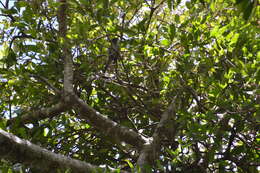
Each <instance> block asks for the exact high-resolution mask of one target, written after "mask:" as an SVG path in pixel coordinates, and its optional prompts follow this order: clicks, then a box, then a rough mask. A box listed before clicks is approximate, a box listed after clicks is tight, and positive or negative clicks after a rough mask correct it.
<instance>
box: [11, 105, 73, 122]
mask: <svg viewBox="0 0 260 173" xmlns="http://www.w3.org/2000/svg"><path fill="white" fill-rule="evenodd" d="M68 109H70V106H68V105H66V104H64V103H62V102H60V103H58V104H56V105H54V106H52V107H50V108H42V109H39V110H32V111H30V112H28V113H26V114H24V115H22V116H21V117H16V118H13V119H10V120H8V121H7V125H11V124H14V123H15V122H16V121H19V123H20V124H26V123H31V122H33V121H39V120H42V119H45V118H52V117H55V116H57V115H59V114H60V113H62V112H64V111H66V110H68Z"/></svg>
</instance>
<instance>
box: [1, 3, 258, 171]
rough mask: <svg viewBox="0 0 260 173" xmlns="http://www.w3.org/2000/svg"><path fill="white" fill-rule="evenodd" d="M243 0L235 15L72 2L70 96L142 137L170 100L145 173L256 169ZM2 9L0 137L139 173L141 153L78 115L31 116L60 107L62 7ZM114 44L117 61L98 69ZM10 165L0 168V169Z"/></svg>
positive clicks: (222, 9) (212, 6)
mask: <svg viewBox="0 0 260 173" xmlns="http://www.w3.org/2000/svg"><path fill="white" fill-rule="evenodd" d="M237 3H238V4H239V3H240V4H241V2H239V1H238V2H237ZM242 3H244V7H245V3H246V2H245V1H244V2H242ZM247 3H248V4H247V5H246V7H247V9H246V8H245V9H243V10H238V9H237V8H236V7H237V6H235V1H223V0H218V1H217V0H216V1H211V2H210V1H209V0H205V1H198V2H197V1H186V2H185V1H180V0H175V1H174V0H172V1H171V0H168V1H166V0H165V1H164V0H161V1H159V0H149V1H148V0H147V1H141V0H129V1H125V0H109V1H108V0H91V1H90V0H69V1H68V4H67V6H68V7H67V8H68V10H67V11H68V13H67V16H66V18H67V26H68V31H67V33H66V35H67V40H65V42H66V43H65V44H66V46H68V47H69V51H68V52H67V53H70V56H71V57H72V59H73V72H74V74H73V90H74V93H75V94H76V95H77V96H78V97H79V98H80V99H82V100H83V101H84V102H85V103H87V104H88V105H89V106H91V107H92V108H93V109H95V110H97V111H98V112H100V113H101V114H102V116H103V115H106V117H107V118H108V119H110V120H112V121H114V122H117V123H118V124H120V125H121V126H124V127H127V128H130V129H132V130H133V131H134V132H136V133H138V134H140V135H141V136H143V137H144V138H147V139H148V138H151V137H152V136H153V134H154V132H155V131H156V128H157V125H158V124H159V122H160V120H161V118H162V115H163V113H164V112H165V111H166V110H167V109H168V107H169V105H170V104H171V102H172V101H173V100H174V104H175V110H174V116H175V117H171V118H170V119H169V120H168V123H166V127H164V128H165V129H166V130H165V131H164V132H163V133H162V134H164V135H163V136H160V140H161V142H160V148H158V150H160V153H159V157H158V158H157V160H154V162H152V165H150V166H151V167H150V168H152V169H153V171H156V170H157V171H158V172H185V173H186V172H248V173H256V172H258V170H257V167H258V166H259V148H260V142H259V140H260V139H259V134H257V131H259V120H260V117H259V115H260V88H259V84H260V82H259V81H260V80H259V79H260V53H259V50H260V48H259V45H260V43H259V27H260V24H259V20H257V17H259V7H257V1H250V2H249V1H247ZM1 5H2V7H1V24H0V27H1V40H0V42H1V46H0V48H1V53H0V103H1V104H0V113H1V115H0V116H1V117H0V118H1V119H0V129H3V130H5V131H8V132H10V133H12V134H14V135H16V136H19V137H20V138H22V139H26V140H29V141H31V142H32V143H34V144H37V145H39V146H41V147H43V148H46V149H48V150H50V151H52V152H54V153H60V154H63V155H65V156H68V157H71V158H74V159H78V160H81V161H84V162H87V163H91V164H93V165H97V166H101V167H102V165H103V166H104V165H105V166H107V167H113V168H117V169H122V170H128V171H129V170H131V169H133V168H134V167H138V166H137V165H138V163H137V160H138V159H139V156H140V148H138V147H136V146H133V144H129V143H125V142H122V141H118V140H117V139H115V138H114V137H113V134H110V133H111V132H109V131H105V130H104V129H102V127H100V126H102V125H100V126H99V125H97V124H95V123H93V122H92V121H88V120H86V119H85V118H81V116H79V115H80V110H79V109H78V108H75V107H72V108H71V106H70V105H67V106H65V107H62V108H61V109H60V110H59V111H57V112H56V113H52V114H48V113H46V112H45V114H44V113H39V111H41V110H44V109H47V108H50V107H52V106H53V105H56V104H58V103H59V102H62V101H63V100H64V99H63V94H62V91H63V87H64V73H63V70H64V64H65V63H64V57H63V55H64V49H63V46H64V43H63V42H64V39H62V37H61V35H60V29H59V23H60V21H59V20H58V18H57V13H58V12H59V11H58V8H59V6H60V3H59V2H56V1H53V0H39V1H37V0H31V1H15V2H14V3H11V1H10V2H9V4H8V1H6V3H5V2H1ZM253 7H255V8H253ZM242 8H243V7H242ZM245 19H246V20H245ZM113 38H118V39H119V41H120V56H119V57H118V59H117V60H115V61H113V62H111V63H110V64H109V66H108V69H107V70H106V71H105V72H104V68H105V66H106V64H107V61H108V49H109V47H110V45H111V40H112V39H113ZM37 111H38V112H37ZM36 112H37V113H36ZM35 115H37V116H35ZM24 117H25V118H24ZM0 141H1V138H0ZM0 143H1V142H0ZM1 147H3V146H2V145H0V148H1ZM0 150H1V149H0ZM17 160H19V159H17ZM15 163H16V162H15V161H13V160H7V159H2V160H1V165H2V167H1V166H0V169H2V171H3V172H8V170H9V172H10V171H11V168H13V166H12V165H14V164H15ZM22 165H23V168H24V171H25V172H35V170H34V167H33V166H32V165H30V164H27V163H22ZM37 171H39V170H37ZM37 171H36V172H37ZM150 171H152V170H150Z"/></svg>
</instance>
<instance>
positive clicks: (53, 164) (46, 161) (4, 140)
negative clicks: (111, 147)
mask: <svg viewBox="0 0 260 173" xmlns="http://www.w3.org/2000/svg"><path fill="white" fill-rule="evenodd" d="M0 158H3V159H7V160H9V161H12V162H14V163H22V164H24V165H27V166H30V167H32V168H35V169H38V170H39V171H40V172H56V171H57V169H59V170H60V171H61V172H65V171H66V170H68V169H70V170H71V172H75V173H86V172H97V168H98V167H97V166H94V165H91V164H89V163H85V162H82V161H80V160H76V159H72V158H69V157H66V156H64V155H61V154H55V153H52V152H51V151H48V150H46V149H43V148H41V147H39V146H37V145H35V144H32V143H30V142H29V141H27V140H23V139H20V138H18V137H17V136H15V135H12V134H10V133H7V132H5V131H3V130H1V129H0ZM99 169H101V170H102V168H99ZM102 172H104V170H103V171H102Z"/></svg>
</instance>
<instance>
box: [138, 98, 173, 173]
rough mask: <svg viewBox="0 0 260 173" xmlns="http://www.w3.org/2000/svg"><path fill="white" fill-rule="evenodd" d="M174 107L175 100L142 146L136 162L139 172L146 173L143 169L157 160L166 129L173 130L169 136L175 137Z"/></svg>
mask: <svg viewBox="0 0 260 173" xmlns="http://www.w3.org/2000/svg"><path fill="white" fill-rule="evenodd" d="M176 105H177V104H176V98H175V99H174V100H173V101H172V103H171V104H170V106H169V107H168V109H167V110H166V111H165V112H164V113H163V114H162V118H161V120H160V122H159V123H158V125H157V127H156V130H155V132H154V134H153V137H152V140H151V141H150V142H148V143H146V144H145V145H144V146H143V149H142V151H141V153H140V155H139V158H138V161H137V165H138V166H139V167H140V168H141V172H147V171H146V170H145V167H146V166H148V165H152V164H153V162H154V161H155V160H156V159H158V156H159V154H160V151H161V143H162V138H163V137H164V136H165V133H166V132H167V128H175V132H173V133H174V134H171V136H172V137H174V136H175V135H176V132H177V126H176V123H175V117H176V112H175V111H176ZM174 126H176V127H174Z"/></svg>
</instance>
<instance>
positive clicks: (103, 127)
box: [72, 95, 147, 150]
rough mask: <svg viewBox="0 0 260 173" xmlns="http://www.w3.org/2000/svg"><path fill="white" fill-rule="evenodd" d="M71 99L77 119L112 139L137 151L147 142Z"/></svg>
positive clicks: (77, 100)
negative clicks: (82, 120) (84, 121)
mask: <svg viewBox="0 0 260 173" xmlns="http://www.w3.org/2000/svg"><path fill="white" fill-rule="evenodd" d="M72 99H73V101H74V106H75V108H77V109H78V110H79V112H80V115H79V117H80V118H81V119H85V120H86V121H87V122H88V123H90V124H91V125H93V126H95V127H96V128H98V129H99V130H100V131H102V132H104V133H105V134H106V135H108V136H111V137H113V139H114V140H116V141H119V142H120V143H121V142H126V143H128V144H131V145H132V146H134V147H135V148H137V149H139V150H140V149H141V148H142V146H143V144H144V143H145V141H146V140H147V139H146V138H145V137H143V136H141V135H140V134H138V133H136V132H134V131H133V130H132V129H129V128H126V127H122V126H120V125H119V124H117V123H116V122H114V121H112V120H110V119H109V118H107V117H106V116H105V115H102V114H101V113H99V112H98V111H96V110H95V109H93V108H92V107H90V106H89V105H88V104H86V103H85V102H84V101H83V100H81V99H80V98H78V97H77V96H76V95H73V96H72Z"/></svg>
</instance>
